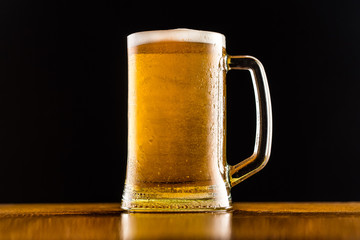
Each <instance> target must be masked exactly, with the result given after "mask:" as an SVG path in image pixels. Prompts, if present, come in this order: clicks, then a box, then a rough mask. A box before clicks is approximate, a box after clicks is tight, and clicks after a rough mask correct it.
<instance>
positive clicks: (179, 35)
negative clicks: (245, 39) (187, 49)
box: [127, 28, 225, 48]
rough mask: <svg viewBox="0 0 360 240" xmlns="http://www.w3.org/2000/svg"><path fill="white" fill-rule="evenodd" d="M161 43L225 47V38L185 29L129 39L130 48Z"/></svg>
mask: <svg viewBox="0 0 360 240" xmlns="http://www.w3.org/2000/svg"><path fill="white" fill-rule="evenodd" d="M160 41H180V42H200V43H210V44H221V45H222V46H223V47H225V36H224V35H222V34H221V33H217V32H208V31H199V30H193V29H185V28H178V29H170V30H157V31H146V32H137V33H133V34H130V35H129V36H128V37H127V44H128V48H131V47H134V46H137V45H141V44H146V43H153V42H160Z"/></svg>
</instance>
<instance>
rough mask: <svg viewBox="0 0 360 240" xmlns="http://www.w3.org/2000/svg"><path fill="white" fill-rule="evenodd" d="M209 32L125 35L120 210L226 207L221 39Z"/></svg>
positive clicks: (222, 41)
mask: <svg viewBox="0 0 360 240" xmlns="http://www.w3.org/2000/svg"><path fill="white" fill-rule="evenodd" d="M178 31H180V33H181V31H182V30H178ZM184 31H186V30H184ZM145 33H146V32H145ZM206 33H207V34H206V36H205V37H203V36H202V35H201V34H200V35H201V36H202V37H198V36H195V37H194V36H185V37H184V38H182V37H177V36H175V37H173V35H169V37H166V36H165V37H163V36H162V38H161V39H156V37H157V35H150V37H149V36H148V35H145V36H146V37H148V38H150V40H149V39H147V38H146V37H144V38H143V39H142V38H141V33H140V36H137V37H138V38H137V39H136V38H135V36H133V37H132V38H131V35H130V38H128V68H129V69H128V70H129V86H128V161H127V175H126V182H125V188H124V193H123V201H122V208H123V209H127V210H135V211H142V210H143V211H148V210H159V211H168V210H169V211H173V210H179V209H188V210H191V211H196V210H197V209H200V210H203V209H218V210H219V209H220V210H221V209H223V210H224V209H228V208H229V207H230V204H231V197H230V183H229V170H228V165H227V163H226V156H225V134H226V132H225V117H226V115H225V109H226V107H225V94H226V93H225V74H226V69H225V67H224V61H225V56H226V53H225V46H224V44H225V43H224V39H223V38H222V35H221V34H217V33H210V32H206ZM138 39H140V41H136V40H138ZM154 39H155V40H154Z"/></svg>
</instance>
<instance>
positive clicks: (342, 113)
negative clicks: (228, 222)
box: [0, 0, 360, 203]
mask: <svg viewBox="0 0 360 240" xmlns="http://www.w3.org/2000/svg"><path fill="white" fill-rule="evenodd" d="M133 2H134V3H133V4H130V3H127V4H124V3H123V2H122V1H110V0H105V1H88V2H84V3H80V2H79V1H47V2H37V1H26V0H18V1H17V0H2V1H1V3H0V161H1V167H0V202H2V203H10V202H114V201H115V202H116V201H120V199H121V192H122V188H123V182H124V174H125V166H126V149H127V143H126V140H127V55H126V36H127V35H128V34H130V33H133V32H137V31H144V30H156V29H168V28H178V27H186V28H194V29H202V30H210V31H217V32H221V33H223V34H224V35H225V36H226V39H227V50H228V52H229V53H230V54H249V55H253V56H255V57H257V58H259V59H260V60H261V61H262V62H263V64H264V66H265V69H266V72H267V75H268V80H269V85H270V90H271V96H272V105H273V116H274V136H273V149H272V155H271V158H270V161H269V163H268V165H267V166H266V167H265V168H264V169H263V170H262V171H261V172H260V173H258V174H256V175H255V176H254V177H252V178H250V179H248V180H246V181H245V182H243V183H241V184H240V185H238V186H236V187H235V188H234V189H233V190H232V194H233V199H234V200H235V201H360V192H359V185H360V174H359V171H360V168H359V167H360V162H359V161H360V158H359V155H360V147H358V144H359V136H360V111H359V110H360V99H359V90H360V70H359V67H360V59H359V55H360V46H359V43H360V28H359V24H360V3H359V1H357V0H353V1H350V0H344V1H303V0H301V1H300V0H299V1H282V2H278V1H237V2H229V1H222V2H217V3H216V2H213V3H212V2H211V1H210V2H209V1H208V3H207V4H208V5H206V6H204V5H201V4H199V3H198V2H194V1H193V2H178V1H175V2H174V1H168V3H167V4H165V5H155V6H153V5H152V1H140V2H139V1H133ZM234 4H235V5H234ZM253 97H254V96H253V93H252V86H251V79H250V76H249V74H248V73H247V72H240V71H239V72H230V73H229V74H228V141H227V142H228V160H229V162H230V163H235V162H237V161H240V160H242V159H244V158H246V157H247V156H249V155H250V154H251V153H252V149H253V142H254V132H255V124H254V121H255V109H254V99H253Z"/></svg>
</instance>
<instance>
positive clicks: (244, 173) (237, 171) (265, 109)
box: [226, 55, 272, 187]
mask: <svg viewBox="0 0 360 240" xmlns="http://www.w3.org/2000/svg"><path fill="white" fill-rule="evenodd" d="M226 67H227V71H228V70H233V69H236V70H249V71H250V73H251V78H252V83H253V86H254V93H255V105H256V135H255V147H254V152H253V154H252V155H251V156H250V157H248V158H247V159H245V160H243V161H242V162H240V163H238V164H236V165H234V166H229V176H230V184H231V187H233V186H235V185H237V184H238V183H240V182H242V181H244V180H245V179H247V178H248V177H251V176H252V175H254V174H255V173H257V172H258V171H260V170H261V169H262V168H263V167H264V166H265V165H266V163H267V162H268V160H269V157H270V151H271V142H272V112H271V100H270V91H269V86H268V82H267V78H266V74H265V69H264V67H263V66H262V64H261V62H260V61H259V60H257V59H256V58H254V57H251V56H230V55H227V56H226Z"/></svg>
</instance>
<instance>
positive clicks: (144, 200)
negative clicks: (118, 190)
mask: <svg viewBox="0 0 360 240" xmlns="http://www.w3.org/2000/svg"><path fill="white" fill-rule="evenodd" d="M181 189H182V191H181V193H179V192H180V190H179V189H174V188H162V191H159V189H156V188H147V189H136V190H137V191H135V189H133V188H131V187H129V186H126V187H125V190H124V194H123V200H122V203H121V208H122V209H123V210H126V211H129V212H213V211H229V210H231V209H232V206H231V197H230V195H228V194H226V191H219V188H218V187H214V186H206V187H205V186H203V187H201V188H199V187H196V188H189V187H188V188H187V189H186V190H188V191H185V193H184V188H181ZM189 189H191V191H189ZM194 189H196V190H197V191H196V192H195V191H194ZM200 189H201V190H202V191H200ZM164 190H165V191H164ZM166 190H167V191H166ZM210 190H211V191H210Z"/></svg>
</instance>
